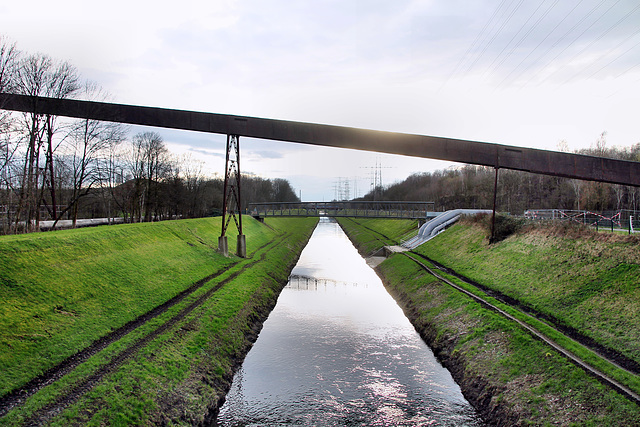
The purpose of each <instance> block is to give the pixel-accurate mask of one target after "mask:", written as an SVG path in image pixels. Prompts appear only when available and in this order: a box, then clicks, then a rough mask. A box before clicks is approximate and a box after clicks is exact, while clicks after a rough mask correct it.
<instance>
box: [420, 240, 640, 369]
mask: <svg viewBox="0 0 640 427" xmlns="http://www.w3.org/2000/svg"><path fill="white" fill-rule="evenodd" d="M411 253H412V254H413V255H417V256H419V257H420V258H422V259H424V260H426V261H428V262H429V263H430V264H433V266H434V267H435V268H437V269H438V270H440V271H442V272H444V273H447V274H449V275H451V276H454V277H456V278H458V279H460V280H462V281H463V282H465V283H467V284H469V285H471V286H474V287H475V288H477V289H479V290H481V291H482V292H484V293H485V294H487V295H488V296H490V297H493V298H495V299H497V300H498V301H500V302H502V303H504V304H506V305H508V306H511V307H513V308H515V309H518V310H519V311H523V312H524V313H527V314H528V315H530V316H532V317H535V318H537V319H538V320H540V321H542V322H544V323H546V324H547V325H548V326H550V327H552V328H553V329H555V330H557V331H558V332H560V333H562V334H564V335H566V336H568V337H569V338H571V339H572V340H574V341H577V342H578V343H580V344H582V345H583V346H585V347H587V348H589V349H590V350H591V351H593V352H595V353H597V354H598V355H599V356H600V357H602V358H603V359H606V360H607V361H608V362H609V363H611V364H612V365H615V366H616V367H618V368H620V369H622V370H624V371H627V372H628V373H630V374H633V375H640V364H639V363H638V362H636V361H635V360H633V359H631V358H629V357H627V356H625V355H624V354H622V353H620V352H618V351H616V350H614V349H612V348H610V347H607V346H605V345H603V344H601V343H599V342H597V341H596V340H595V339H593V338H591V337H589V336H587V335H584V334H583V333H581V332H580V331H578V330H577V329H575V328H573V327H571V326H567V325H565V324H564V323H563V322H562V321H561V320H559V319H558V318H556V317H554V316H552V315H549V314H546V313H543V312H541V311H539V310H536V309H535V308H533V307H530V306H529V305H527V304H525V303H523V302H522V301H520V300H518V299H516V298H513V297H510V296H509V295H506V294H504V293H502V292H500V291H498V290H495V289H493V288H491V287H489V286H486V285H483V284H482V283H478V282H476V281H475V280H473V279H470V278H468V277H466V276H464V275H462V274H460V273H458V272H456V271H454V270H452V269H451V268H449V267H447V266H445V265H443V264H441V263H439V262H437V261H435V260H433V259H431V258H429V257H428V256H426V255H423V254H420V253H417V252H414V251H411Z"/></svg>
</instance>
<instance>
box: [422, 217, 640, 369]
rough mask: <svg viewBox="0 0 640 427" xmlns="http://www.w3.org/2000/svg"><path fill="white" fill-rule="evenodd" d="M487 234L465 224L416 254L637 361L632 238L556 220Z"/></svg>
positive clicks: (639, 332) (639, 345) (639, 287)
mask: <svg viewBox="0 0 640 427" xmlns="http://www.w3.org/2000/svg"><path fill="white" fill-rule="evenodd" d="M487 235H488V232H487V229H486V227H484V226H483V225H482V224H480V223H478V222H474V221H467V222H465V223H463V224H458V225H455V226H453V227H452V228H451V229H449V230H448V231H447V232H446V233H442V234H440V235H439V236H437V237H436V238H434V239H432V240H430V241H429V242H427V243H425V244H424V245H422V246H420V247H419V248H418V249H417V250H416V252H418V253H422V254H425V255H427V256H429V257H430V258H432V259H434V260H435V261H438V262H440V263H442V264H444V265H446V266H448V267H451V268H453V269H454V270H456V271H457V272H458V273H461V274H463V275H465V276H467V277H470V278H472V279H473V280H475V281H477V282H479V283H481V284H483V285H486V286H488V287H490V288H492V289H495V290H498V291H500V292H502V293H503V294H505V295H508V296H510V297H512V298H515V299H517V300H518V301H520V302H522V303H524V304H526V305H528V306H530V307H532V308H534V309H536V310H538V311H540V312H542V313H544V314H547V315H550V316H553V317H555V318H556V319H558V320H559V321H560V323H562V324H564V325H567V326H570V327H572V328H574V329H577V330H578V331H580V332H581V333H583V334H585V335H587V336H589V337H591V338H593V339H594V340H595V341H597V342H599V343H600V344H603V345H605V346H607V347H609V348H612V349H614V350H615V351H618V352H620V353H621V354H623V355H625V356H627V357H629V358H631V359H633V360H635V361H636V362H640V243H639V241H638V239H637V238H634V237H625V236H617V235H613V234H603V233H600V234H597V233H592V232H589V230H584V229H576V228H575V227H567V226H558V225H555V226H554V225H538V226H536V227H526V228H525V229H524V231H522V232H519V233H516V234H514V235H511V236H510V237H508V238H507V239H505V240H503V241H501V242H499V243H496V244H493V245H489V243H488V238H487Z"/></svg>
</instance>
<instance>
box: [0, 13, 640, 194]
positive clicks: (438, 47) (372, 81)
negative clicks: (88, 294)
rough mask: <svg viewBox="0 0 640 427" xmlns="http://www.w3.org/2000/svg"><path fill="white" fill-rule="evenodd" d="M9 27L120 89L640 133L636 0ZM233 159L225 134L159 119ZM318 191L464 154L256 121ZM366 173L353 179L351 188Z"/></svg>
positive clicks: (260, 105)
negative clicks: (276, 128)
mask: <svg viewBox="0 0 640 427" xmlns="http://www.w3.org/2000/svg"><path fill="white" fill-rule="evenodd" d="M0 34H3V35H5V36H7V37H8V38H9V40H11V41H14V42H16V44H17V47H18V48H19V49H21V50H22V51H25V52H27V53H44V54H47V55H49V56H51V57H53V58H55V59H59V60H68V61H70V62H71V63H72V64H74V65H75V66H76V67H77V68H78V69H79V71H80V73H81V75H82V76H83V77H84V78H87V79H90V80H94V81H96V82H97V83H99V84H100V85H101V86H102V87H103V88H104V89H105V90H107V91H108V92H110V93H111V94H112V96H113V100H114V101H115V102H119V103H127V104H136V105H148V106H156V107H168V108H177V109H187V110H197V111H207V112H214V113H230V114H238V115H246V116H255V117H265V118H274V119H285V120H297V121H304V122H315V123H326V124H334V125H345V126H352V127H362V128H369V129H380V130H387V131H399V132H409V133H418V134H423V135H434V136H444V137H452V138H460V139H469V140H476V141H486V142H495V143H502V144H510V145H520V146H526V147H535V148H543V149H556V148H557V145H558V142H559V141H561V140H566V141H567V142H568V144H569V147H570V148H571V149H576V148H582V147H589V146H590V145H592V144H593V143H594V142H595V141H596V139H597V138H598V137H599V135H600V134H601V133H602V132H605V131H606V132H607V141H608V144H609V145H617V146H630V145H632V144H635V143H638V142H640V119H639V116H640V114H639V113H640V109H639V108H638V103H639V102H640V3H638V2H637V0H583V1H580V0H504V1H502V0H465V1H462V0H460V1H458V0H433V1H426V0H418V1H408V0H407V1H403V0H395V1H377V0H373V1H371V0H369V1H364V0H362V1H350V0H340V1H332V0H326V1H322V0H315V1H232V0H229V1H222V0H209V1H191V0H182V1H171V2H169V1H161V0H156V1H153V2H151V1H149V2H146V1H135V0H127V1H120V0H112V1H108V2H87V1H68V0H59V1H50V0H49V1H39V0H37V1H33V0H32V1H23V2H8V1H4V2H2V3H0ZM158 132H159V133H160V134H161V135H163V137H164V139H165V141H166V142H167V144H168V146H169V147H170V149H171V150H172V151H174V152H176V153H185V152H191V153H192V154H193V155H194V156H195V157H197V158H198V159H202V160H204V161H206V164H207V168H208V169H209V170H210V171H217V172H219V173H223V169H224V165H223V163H224V143H225V137H224V136H218V135H210V134H199V133H190V132H179V131H168V130H162V129H160V130H158ZM241 156H242V164H241V165H242V168H243V171H244V172H250V173H255V174H258V175H260V176H263V177H266V178H276V177H284V178H287V179H289V181H290V182H291V183H292V185H293V186H294V187H295V188H296V191H301V192H302V198H303V199H304V200H329V199H332V198H333V197H334V196H335V190H334V187H335V185H336V184H337V183H338V180H341V181H345V180H349V182H350V190H351V196H352V197H353V196H354V195H355V194H354V190H356V189H357V192H358V194H359V195H362V194H364V193H365V192H366V191H368V190H369V189H370V185H371V181H372V180H371V174H372V172H373V170H374V169H375V167H376V164H378V165H381V166H382V168H381V169H380V171H381V172H382V178H383V184H385V185H386V184H390V183H392V182H394V181H398V180H401V179H404V178H405V177H406V176H408V175H409V174H411V173H414V172H423V171H431V170H434V169H442V168H446V167H449V166H451V165H452V164H450V163H445V162H439V161H432V160H427V159H415V158H408V157H401V156H390V155H380V154H374V153H366V152H354V151H347V150H337V149H330V148H318V147H310V146H303V145H296V144H291V143H280V142H269V141H259V140H249V139H241ZM354 187H355V188H354Z"/></svg>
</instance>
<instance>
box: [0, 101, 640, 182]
mask: <svg viewBox="0 0 640 427" xmlns="http://www.w3.org/2000/svg"><path fill="white" fill-rule="evenodd" d="M0 108H2V109H5V110H13V111H22V112H36V113H41V114H52V115H56V116H66V117H76V118H82V119H93V120H104V121H110V122H119V123H127V124H135V125H144V126H153V127H162V128H171V129H182V130H191V131H197V132H208V133H217V134H226V135H238V136H243V137H251V138H259V139H270V140H275V141H286V142H296V143H303V144H312V145H320V146H326V147H339V148H351V149H355V150H366V151H375V152H379V153H389V154H400V155H404V156H413V157H424V158H430V159H439V160H448V161H452V162H459V163H467V164H474V165H481V166H490V167H495V168H501V169H513V170H520V171H526V172H532V173H537V174H544V175H552V176H560V177H565V178H576V179H583V180H589V181H601V182H609V183H613V184H623V185H632V186H636V187H638V186H640V162H632V161H626V160H616V159H609V158H602V157H594V156H585V155H580V154H572V153H561V152H556V151H548V150H538V149H534V148H523V147H516V146H508V145H502V144H493V143H486V142H476V141H468V140H462V139H452V138H441V137H435V136H425V135H414V134H406V133H395V132H383V131H373V130H366V129H358V128H351V127H344V126H331V125H323V124H315V123H303V122H292V121H285V120H274V119H263V118H256V117H244V116H234V115H226V114H215V113H203V112H195V111H185V110H171V109H165V108H155V107H141V106H134V105H123V104H110V103H101V102H91V101H78V100H70V99H54V98H40V97H37V98H34V97H30V96H26V95H14V94H4V93H0Z"/></svg>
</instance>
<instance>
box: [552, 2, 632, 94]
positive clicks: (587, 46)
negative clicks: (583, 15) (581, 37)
mask: <svg viewBox="0 0 640 427" xmlns="http://www.w3.org/2000/svg"><path fill="white" fill-rule="evenodd" d="M638 9H640V4H639V5H637V6H636V7H634V8H633V9H632V10H631V11H630V12H628V13H627V14H626V15H625V16H623V17H622V18H620V19H619V20H618V22H616V23H615V24H613V25H612V26H610V27H609V28H608V29H607V30H605V31H604V32H603V33H601V34H600V35H599V36H598V37H596V38H595V39H594V40H592V41H591V43H589V44H588V45H586V46H585V47H583V48H582V49H581V50H580V51H579V52H578V53H576V54H574V55H573V56H572V57H571V58H569V60H568V61H567V62H568V63H571V62H572V61H573V60H574V59H575V58H577V57H578V56H580V55H582V53H583V52H584V51H586V50H587V49H589V48H590V47H591V46H593V45H594V44H595V43H597V42H599V41H600V40H602V38H603V37H604V36H606V35H607V34H609V33H610V32H611V31H612V30H613V29H614V28H616V27H617V26H619V25H620V24H621V23H623V22H624V21H626V20H627V19H628V18H629V17H630V16H631V15H632V14H633V13H635V12H636V11H637V10H638ZM557 72H558V70H556V71H555V72H553V73H551V74H549V75H548V76H547V77H545V78H544V79H543V80H542V81H541V82H540V83H544V82H546V81H547V80H548V79H549V78H550V77H551V76H553V75H555V74H556V73H557Z"/></svg>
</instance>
